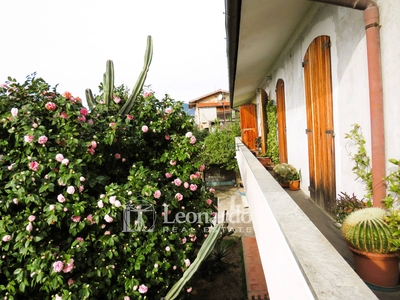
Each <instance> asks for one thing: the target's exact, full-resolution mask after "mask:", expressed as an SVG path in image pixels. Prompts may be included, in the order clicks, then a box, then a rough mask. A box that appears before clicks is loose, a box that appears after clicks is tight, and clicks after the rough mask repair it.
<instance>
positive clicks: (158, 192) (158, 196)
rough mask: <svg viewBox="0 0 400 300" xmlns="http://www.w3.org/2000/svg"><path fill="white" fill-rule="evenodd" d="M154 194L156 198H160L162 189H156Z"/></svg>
mask: <svg viewBox="0 0 400 300" xmlns="http://www.w3.org/2000/svg"><path fill="white" fill-rule="evenodd" d="M153 196H154V198H156V199H159V198H160V197H161V191H160V190H157V191H155V192H154V195H153Z"/></svg>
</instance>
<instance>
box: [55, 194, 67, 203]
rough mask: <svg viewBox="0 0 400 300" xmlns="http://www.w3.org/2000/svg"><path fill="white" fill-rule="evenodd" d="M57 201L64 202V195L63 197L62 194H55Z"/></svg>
mask: <svg viewBox="0 0 400 300" xmlns="http://www.w3.org/2000/svg"><path fill="white" fill-rule="evenodd" d="M57 201H58V202H60V203H64V202H65V197H64V195H63V194H59V195H58V196H57Z"/></svg>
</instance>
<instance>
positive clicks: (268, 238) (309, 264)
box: [236, 138, 378, 300]
mask: <svg viewBox="0 0 400 300" xmlns="http://www.w3.org/2000/svg"><path fill="white" fill-rule="evenodd" d="M236 149H237V152H236V157H237V161H238V164H239V169H240V174H241V177H242V181H243V184H244V187H245V192H246V197H247V201H248V203H249V209H250V214H251V218H252V222H253V227H254V231H255V234H256V237H257V244H258V248H259V251H260V258H261V262H262V266H263V270H264V274H265V278H266V281H267V284H268V292H269V295H270V297H271V299H326V300H335V299H337V300H342V299H352V300H355V299H360V300H366V299H378V298H377V297H376V296H375V295H374V294H373V293H372V292H371V290H370V289H369V288H368V287H367V286H366V285H365V284H364V282H363V281H362V280H361V279H360V278H359V277H358V275H357V274H356V273H355V272H354V270H353V269H352V268H351V267H350V266H349V265H348V264H347V262H346V261H345V260H344V259H343V258H342V257H341V256H340V254H339V253H338V252H337V251H336V250H335V249H334V248H333V246H332V245H331V244H330V243H329V242H328V241H327V239H326V238H325V237H324V236H323V235H322V233H321V232H320V231H319V230H318V229H317V228H316V227H315V226H314V224H313V223H312V222H311V221H310V220H309V218H308V217H307V216H306V215H305V214H304V213H303V211H302V210H301V209H300V208H299V207H298V205H297V204H296V203H295V202H294V201H293V200H292V199H291V198H290V196H289V195H288V194H287V193H286V192H285V191H284V190H283V189H282V188H281V186H280V185H279V184H278V183H277V182H276V181H275V179H274V178H273V177H272V176H271V175H270V174H269V172H268V171H267V170H266V169H265V168H264V167H263V166H262V165H261V164H260V163H259V162H258V160H257V159H256V158H255V157H254V156H253V154H252V153H251V152H250V151H249V150H248V149H247V147H246V146H245V145H244V144H243V143H242V142H241V141H240V139H239V138H237V139H236Z"/></svg>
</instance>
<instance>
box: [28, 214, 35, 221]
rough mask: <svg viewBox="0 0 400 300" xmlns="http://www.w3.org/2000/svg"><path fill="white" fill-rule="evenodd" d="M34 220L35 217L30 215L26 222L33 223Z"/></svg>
mask: <svg viewBox="0 0 400 300" xmlns="http://www.w3.org/2000/svg"><path fill="white" fill-rule="evenodd" d="M35 219H36V217H35V216H34V215H30V216H29V217H28V221H29V222H33V221H35Z"/></svg>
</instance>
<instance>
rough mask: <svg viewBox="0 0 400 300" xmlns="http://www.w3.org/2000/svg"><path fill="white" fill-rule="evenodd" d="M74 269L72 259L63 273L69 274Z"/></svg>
mask: <svg viewBox="0 0 400 300" xmlns="http://www.w3.org/2000/svg"><path fill="white" fill-rule="evenodd" d="M73 268H74V260H73V259H72V258H71V259H70V260H69V262H68V263H67V264H65V266H64V269H63V272H64V273H68V272H70V271H71V270H72V269H73Z"/></svg>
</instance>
